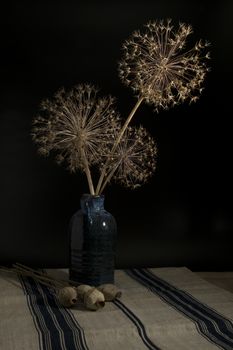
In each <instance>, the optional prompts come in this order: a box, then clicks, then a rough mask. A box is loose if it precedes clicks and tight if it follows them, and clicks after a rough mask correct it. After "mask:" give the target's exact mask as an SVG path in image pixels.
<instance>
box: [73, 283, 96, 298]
mask: <svg viewBox="0 0 233 350" xmlns="http://www.w3.org/2000/svg"><path fill="white" fill-rule="evenodd" d="M75 289H76V291H77V296H78V298H79V299H80V300H81V301H84V295H85V294H86V293H87V292H88V291H89V290H90V289H93V287H91V286H89V285H88V284H81V285H80V286H78V287H76V288H75Z"/></svg>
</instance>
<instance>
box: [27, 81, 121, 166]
mask: <svg viewBox="0 0 233 350" xmlns="http://www.w3.org/2000/svg"><path fill="white" fill-rule="evenodd" d="M113 103H114V99H113V98H112V97H111V96H108V97H104V98H97V90H96V89H95V88H94V87H93V86H91V85H88V84H85V85H78V86H76V87H75V88H73V89H71V90H70V91H69V92H66V91H65V90H64V89H62V90H60V91H58V92H57V93H56V94H55V96H54V98H53V100H51V101H50V100H45V101H43V102H42V104H41V106H42V112H43V116H39V117H37V118H35V120H34V122H33V129H32V138H33V140H34V141H35V143H37V144H38V146H39V152H40V153H41V154H42V155H45V156H47V155H48V154H49V153H50V152H51V151H55V153H56V161H57V163H58V164H61V163H62V162H63V161H66V162H67V163H68V168H69V170H70V171H72V172H74V171H76V170H78V169H80V170H83V169H84V159H83V152H84V154H85V156H86V158H87V161H88V164H89V165H93V164H96V163H98V162H100V161H101V159H102V153H103V152H102V151H103V148H104V147H105V143H106V142H108V140H109V139H111V137H112V130H113V129H114V128H115V126H116V125H117V124H118V120H119V116H118V114H117V112H116V111H115V110H114V108H113Z"/></svg>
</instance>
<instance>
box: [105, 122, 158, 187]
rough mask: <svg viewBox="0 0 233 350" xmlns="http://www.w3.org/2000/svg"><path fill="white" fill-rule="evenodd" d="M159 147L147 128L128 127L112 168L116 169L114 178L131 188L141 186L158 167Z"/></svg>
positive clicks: (118, 147) (113, 159) (113, 157)
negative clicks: (157, 155)
mask: <svg viewBox="0 0 233 350" xmlns="http://www.w3.org/2000/svg"><path fill="white" fill-rule="evenodd" d="M156 154H157V147H156V144H155V141H154V140H153V138H152V137H151V136H150V135H149V133H148V132H147V131H146V129H145V128H143V127H142V126H140V127H139V128H136V127H128V128H127V130H126V132H125V134H124V136H123V137H122V139H121V141H120V143H119V144H118V146H117V148H116V151H115V153H114V156H112V162H111V164H110V170H109V172H110V171H111V170H112V169H116V171H115V174H114V177H113V179H114V180H115V181H117V182H120V183H121V184H122V185H124V186H126V187H130V188H136V187H138V186H141V185H142V184H144V183H145V182H147V181H148V179H149V178H150V177H151V176H152V174H153V173H154V171H155V169H156Z"/></svg>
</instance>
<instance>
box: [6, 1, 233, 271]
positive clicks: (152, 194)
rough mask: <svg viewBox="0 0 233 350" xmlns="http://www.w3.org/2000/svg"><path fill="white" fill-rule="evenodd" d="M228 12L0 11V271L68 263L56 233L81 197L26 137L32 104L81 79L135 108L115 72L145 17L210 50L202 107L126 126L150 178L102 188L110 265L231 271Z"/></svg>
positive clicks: (106, 6) (190, 8)
mask: <svg viewBox="0 0 233 350" xmlns="http://www.w3.org/2000/svg"><path fill="white" fill-rule="evenodd" d="M232 12H233V5H232V1H230V0H228V1H227V0H223V1H218V2H216V3H208V2H206V1H184V0H183V1H181V0H180V1H179V0H177V1H172V0H158V1H148V0H143V1H114V2H111V1H23V0H22V1H10V2H8V5H7V7H5V8H4V9H1V34H0V35H1V40H0V50H1V51H0V52H1V64H0V70H1V75H0V85H1V94H0V96H1V103H0V164H1V171H0V196H1V197H0V263H10V262H14V261H21V262H23V263H26V264H34V265H38V266H50V267H53V266H67V264H68V235H67V225H68V221H69V218H70V217H71V215H72V214H73V213H74V212H75V211H76V210H77V209H78V208H79V200H80V196H81V194H82V193H84V192H86V191H87V185H86V180H85V178H84V177H82V176H81V175H79V174H77V175H70V174H69V173H68V172H67V171H66V170H65V169H63V168H59V167H58V166H57V165H56V164H55V163H54V162H53V160H52V159H44V158H40V157H39V156H38V155H37V152H36V148H35V146H34V144H33V143H32V141H31V137H30V129H31V122H32V119H33V117H34V116H35V115H36V113H37V112H38V106H39V103H40V101H41V100H42V99H44V98H47V97H51V96H52V95H53V93H54V92H55V91H56V90H57V89H58V88H60V87H61V86H64V87H65V88H67V89H68V88H70V87H72V86H73V85H75V84H78V83H84V82H92V83H94V84H96V85H97V86H99V87H101V89H102V92H103V94H109V93H110V94H112V95H115V96H116V97H117V99H118V109H119V111H120V112H121V114H122V116H126V115H127V114H128V113H129V111H130V109H131V108H132V106H133V105H134V103H135V98H134V97H133V94H132V92H131V90H130V89H127V88H125V87H124V86H123V85H122V84H121V82H120V80H119V78H118V73H117V62H118V61H119V59H120V58H121V45H122V43H123V41H124V40H125V39H127V37H128V36H129V35H130V34H131V32H132V31H133V30H135V29H139V28H142V26H143V24H145V23H147V22H148V21H149V20H153V19H162V18H168V17H170V18H172V19H173V20H174V22H176V23H178V22H179V21H182V22H185V23H189V24H191V25H192V26H193V28H194V34H193V35H192V40H194V41H195V40H198V39H199V38H203V39H207V40H208V41H210V42H211V43H212V46H211V56H212V60H211V62H210V64H211V68H212V71H211V73H209V75H208V77H207V80H206V82H205V90H204V93H203V95H202V97H201V99H200V100H199V101H198V102H197V103H196V104H193V105H191V106H189V105H187V104H184V105H182V106H179V107H177V108H174V109H171V110H169V111H168V112H161V113H160V114H159V115H157V114H154V113H153V110H152V108H151V107H150V106H146V105H144V106H142V108H141V109H140V110H139V111H138V112H137V115H136V117H135V119H134V124H139V123H142V124H143V125H144V126H145V127H147V128H149V130H150V132H151V133H152V134H153V135H154V137H155V138H156V140H157V145H158V148H159V155H158V164H157V171H156V173H155V175H154V177H153V179H152V180H151V181H150V182H149V183H148V184H147V185H145V186H143V187H142V188H141V189H138V190H135V191H130V190H127V189H124V188H121V187H120V186H117V185H111V186H109V187H108V188H107V189H106V191H105V203H106V205H105V206H106V209H107V210H108V211H110V212H111V213H112V214H113V215H114V216H115V218H116V220H117V223H118V249H117V259H116V263H117V267H123V266H132V265H134V266H181V265H186V266H188V267H189V268H192V269H194V270H195V269H200V270H201V269H202V270H228V269H229V270H230V269H232V268H233V258H232V233H233V232H232V231H233V220H232V212H231V210H232V192H233V191H232V189H233V187H232V169H231V168H232V167H231V162H232V128H231V119H232V111H231V106H232V78H233V77H232V58H233V57H232V56H233V52H232V33H233V30H232Z"/></svg>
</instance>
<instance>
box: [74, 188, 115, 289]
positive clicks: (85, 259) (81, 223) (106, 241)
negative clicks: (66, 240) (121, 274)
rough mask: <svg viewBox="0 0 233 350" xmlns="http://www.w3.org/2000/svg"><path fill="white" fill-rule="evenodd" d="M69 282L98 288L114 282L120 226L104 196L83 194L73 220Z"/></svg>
mask: <svg viewBox="0 0 233 350" xmlns="http://www.w3.org/2000/svg"><path fill="white" fill-rule="evenodd" d="M69 229H70V268H69V274H70V279H71V280H73V281H75V282H76V283H77V284H89V285H92V286H98V285H100V284H104V283H114V266H115V251H116V237H117V226H116V221H115V219H114V217H113V216H112V215H111V214H110V213H108V212H107V211H106V210H105V209H104V196H92V195H89V194H84V195H83V196H82V198H81V209H80V210H78V211H77V212H76V213H75V214H74V215H73V217H72V218H71V221H70V228H69Z"/></svg>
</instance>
